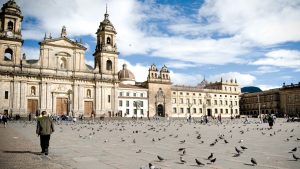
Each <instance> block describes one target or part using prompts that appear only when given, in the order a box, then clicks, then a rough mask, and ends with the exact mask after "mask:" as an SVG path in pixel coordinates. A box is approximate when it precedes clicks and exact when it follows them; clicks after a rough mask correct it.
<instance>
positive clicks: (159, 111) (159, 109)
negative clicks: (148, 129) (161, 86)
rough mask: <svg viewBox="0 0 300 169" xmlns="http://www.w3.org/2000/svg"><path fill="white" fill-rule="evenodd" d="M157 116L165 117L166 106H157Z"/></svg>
mask: <svg viewBox="0 0 300 169" xmlns="http://www.w3.org/2000/svg"><path fill="white" fill-rule="evenodd" d="M157 115H158V116H160V117H165V112H164V106H163V105H161V104H159V105H158V106H157Z"/></svg>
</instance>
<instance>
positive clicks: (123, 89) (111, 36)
mask: <svg viewBox="0 0 300 169" xmlns="http://www.w3.org/2000/svg"><path fill="white" fill-rule="evenodd" d="M22 20H23V16H22V12H21V9H20V7H19V6H18V5H17V4H16V2H15V1H14V0H9V1H8V2H7V3H5V4H4V5H3V7H2V8H1V13H0V91H1V92H0V111H1V112H4V113H7V114H9V115H12V116H14V115H17V114H19V115H20V116H23V117H25V116H27V115H28V114H30V113H36V112H37V111H43V110H46V111H47V112H49V113H50V114H53V115H63V114H64V115H72V116H79V115H84V116H86V117H90V116H91V113H92V112H94V113H95V114H96V117H100V116H106V117H111V116H122V117H132V116H137V117H141V116H143V117H152V116H154V115H158V116H162V117H165V116H172V117H186V116H188V115H190V114H191V115H192V116H193V117H201V116H203V115H208V116H217V115H220V114H221V115H222V116H223V117H230V116H237V115H239V109H238V108H239V102H238V100H239V94H240V88H239V86H238V84H237V82H236V81H233V80H230V81H229V82H228V81H226V82H223V80H222V79H221V81H220V82H216V83H208V82H207V81H206V80H204V81H203V82H202V83H201V84H200V85H198V86H194V87H193V86H172V82H171V77H170V72H169V70H168V68H167V67H166V66H163V67H162V68H160V69H158V68H157V67H156V65H155V64H153V65H151V66H150V68H149V71H148V76H147V80H146V81H145V82H136V81H135V77H134V74H133V73H132V72H131V71H130V70H128V69H127V66H126V65H123V69H122V70H120V71H118V55H119V53H118V49H117V45H116V34H117V32H116V30H115V28H114V26H113V24H112V23H111V22H110V20H109V14H108V13H107V11H106V13H105V14H104V20H103V21H102V22H101V23H100V26H99V28H98V29H97V32H96V35H97V36H96V37H97V39H96V40H97V43H96V47H95V52H94V54H93V56H94V63H95V64H94V67H91V66H88V65H86V64H85V51H86V48H85V47H84V46H83V44H82V43H81V42H78V41H73V40H71V39H70V38H68V34H67V29H66V27H63V28H62V29H61V34H60V36H59V37H52V36H51V34H50V35H45V37H44V39H43V40H42V41H41V42H40V43H39V45H40V55H39V58H38V59H37V60H29V59H26V54H23V55H22V54H21V49H22V45H23V40H22V27H21V25H22ZM145 76H146V75H145ZM287 93H288V92H287Z"/></svg>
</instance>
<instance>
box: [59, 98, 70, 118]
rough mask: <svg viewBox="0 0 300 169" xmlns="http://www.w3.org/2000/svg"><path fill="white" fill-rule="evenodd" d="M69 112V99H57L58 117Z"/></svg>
mask: <svg viewBox="0 0 300 169" xmlns="http://www.w3.org/2000/svg"><path fill="white" fill-rule="evenodd" d="M67 112H68V99H66V98H56V114H57V115H58V116H61V115H63V114H64V115H67Z"/></svg>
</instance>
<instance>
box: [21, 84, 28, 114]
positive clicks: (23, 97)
mask: <svg viewBox="0 0 300 169" xmlns="http://www.w3.org/2000/svg"><path fill="white" fill-rule="evenodd" d="M20 87H21V92H20V113H21V116H24V117H26V116H27V112H26V104H25V103H26V92H27V90H26V87H27V83H25V82H24V81H22V82H21V86H20Z"/></svg>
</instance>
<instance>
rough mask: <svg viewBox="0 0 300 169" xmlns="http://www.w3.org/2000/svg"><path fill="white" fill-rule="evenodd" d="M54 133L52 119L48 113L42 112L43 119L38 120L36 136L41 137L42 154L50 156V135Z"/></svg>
mask: <svg viewBox="0 0 300 169" xmlns="http://www.w3.org/2000/svg"><path fill="white" fill-rule="evenodd" d="M53 132H54V125H53V121H52V119H51V118H50V117H49V116H48V115H47V112H46V111H42V117H40V118H38V119H37V126H36V134H37V135H38V136H40V144H41V148H42V153H45V155H48V153H49V149H48V148H49V140H50V135H51V134H52V133H53Z"/></svg>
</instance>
